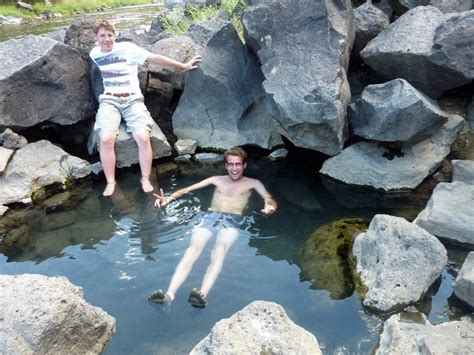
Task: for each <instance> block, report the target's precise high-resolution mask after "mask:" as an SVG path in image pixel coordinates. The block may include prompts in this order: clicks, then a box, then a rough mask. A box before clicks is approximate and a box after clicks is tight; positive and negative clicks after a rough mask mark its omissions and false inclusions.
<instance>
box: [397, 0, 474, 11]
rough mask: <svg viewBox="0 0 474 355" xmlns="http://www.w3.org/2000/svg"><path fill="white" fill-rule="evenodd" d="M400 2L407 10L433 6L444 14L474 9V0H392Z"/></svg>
mask: <svg viewBox="0 0 474 355" xmlns="http://www.w3.org/2000/svg"><path fill="white" fill-rule="evenodd" d="M392 1H398V2H399V3H400V5H402V6H403V7H404V8H405V9H413V8H415V7H417V6H423V5H431V6H433V7H436V8H438V9H439V10H440V11H441V12H443V13H445V14H446V13H450V12H463V11H468V10H471V9H472V0H455V1H453V0H392Z"/></svg>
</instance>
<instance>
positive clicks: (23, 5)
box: [15, 1, 33, 11]
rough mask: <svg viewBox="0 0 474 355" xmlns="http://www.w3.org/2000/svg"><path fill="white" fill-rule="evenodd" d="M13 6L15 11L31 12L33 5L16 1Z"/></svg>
mask: <svg viewBox="0 0 474 355" xmlns="http://www.w3.org/2000/svg"><path fill="white" fill-rule="evenodd" d="M15 6H16V8H17V9H23V10H28V11H33V5H31V4H28V3H26V2H23V1H17V2H16V5H15Z"/></svg>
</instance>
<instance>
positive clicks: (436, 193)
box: [413, 181, 474, 246]
mask: <svg viewBox="0 0 474 355" xmlns="http://www.w3.org/2000/svg"><path fill="white" fill-rule="evenodd" d="M413 223H416V224H418V225H419V226H420V227H422V228H424V229H426V230H427V231H428V232H430V233H431V234H433V235H436V236H437V237H439V238H442V239H445V240H447V241H448V242H451V243H454V244H461V245H468V246H474V185H468V184H465V183H463V182H459V181H455V182H452V183H440V184H438V185H437V186H436V188H435V189H434V190H433V195H432V196H431V198H430V200H429V201H428V204H427V205H426V208H425V209H424V210H423V211H421V212H420V214H419V215H418V216H417V217H416V219H415V220H414V221H413Z"/></svg>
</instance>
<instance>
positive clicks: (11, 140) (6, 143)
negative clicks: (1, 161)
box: [0, 128, 28, 150]
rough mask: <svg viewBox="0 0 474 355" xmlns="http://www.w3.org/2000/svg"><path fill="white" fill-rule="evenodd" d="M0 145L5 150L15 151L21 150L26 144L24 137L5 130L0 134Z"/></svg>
mask: <svg viewBox="0 0 474 355" xmlns="http://www.w3.org/2000/svg"><path fill="white" fill-rule="evenodd" d="M0 144H1V145H2V146H3V147H4V148H7V149H13V150H17V149H20V148H23V147H24V146H25V145H27V144H28V141H27V140H26V138H25V137H23V136H20V135H19V134H17V133H15V132H13V131H12V130H11V129H10V128H7V129H5V130H4V131H3V133H2V134H0Z"/></svg>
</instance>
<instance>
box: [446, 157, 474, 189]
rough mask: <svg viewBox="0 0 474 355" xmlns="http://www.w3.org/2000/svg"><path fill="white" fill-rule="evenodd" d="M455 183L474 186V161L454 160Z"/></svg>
mask: <svg viewBox="0 0 474 355" xmlns="http://www.w3.org/2000/svg"><path fill="white" fill-rule="evenodd" d="M451 163H452V164H453V179H452V180H453V181H461V182H464V183H466V184H470V185H474V160H452V161H451Z"/></svg>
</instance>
